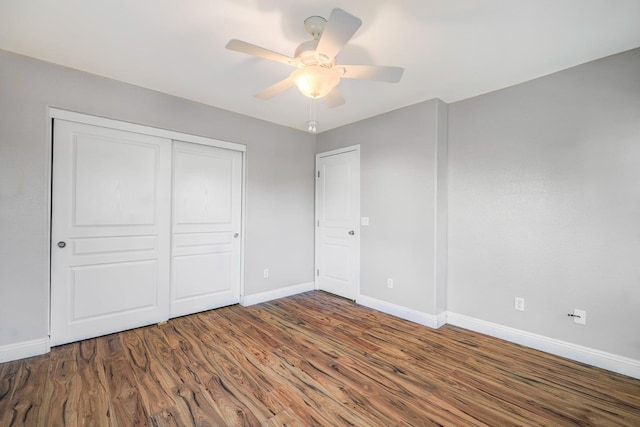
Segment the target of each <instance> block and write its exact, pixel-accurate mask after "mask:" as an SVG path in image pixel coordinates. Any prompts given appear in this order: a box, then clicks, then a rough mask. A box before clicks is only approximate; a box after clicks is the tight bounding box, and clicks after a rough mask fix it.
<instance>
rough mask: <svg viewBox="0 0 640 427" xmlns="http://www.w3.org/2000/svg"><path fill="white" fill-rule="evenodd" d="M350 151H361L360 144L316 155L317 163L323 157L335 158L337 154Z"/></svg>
mask: <svg viewBox="0 0 640 427" xmlns="http://www.w3.org/2000/svg"><path fill="white" fill-rule="evenodd" d="M350 151H360V144H356V145H350V146H348V147H342V148H336V149H335V150H331V151H323V152H322V153H316V162H317V161H318V159H319V158H321V157H329V156H335V155H336V154H342V153H348V152H350Z"/></svg>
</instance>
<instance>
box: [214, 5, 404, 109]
mask: <svg viewBox="0 0 640 427" xmlns="http://www.w3.org/2000/svg"><path fill="white" fill-rule="evenodd" d="M361 25H362V21H361V20H360V19H359V18H357V17H355V16H353V15H351V14H349V13H347V12H345V11H344V10H342V9H333V10H332V11H331V14H330V15H329V20H326V19H324V18H322V17H320V16H311V17H309V18H307V19H305V21H304V26H305V29H306V30H307V32H308V33H309V34H311V35H312V36H313V40H309V41H306V42H304V43H302V44H300V45H299V46H298V48H297V49H296V51H295V53H294V55H293V57H289V56H286V55H282V54H280V53H277V52H274V51H272V50H269V49H265V48H262V47H260V46H256V45H254V44H251V43H247V42H244V41H241V40H235V39H232V40H230V41H229V43H227V45H226V48H227V49H230V50H235V51H237V52H242V53H246V54H248V55H253V56H257V57H260V58H264V59H269V60H271V61H277V62H281V63H284V64H287V65H291V66H293V67H296V70H294V71H293V72H292V73H291V75H290V76H289V77H287V78H286V79H284V80H281V81H279V82H278V83H276V84H274V85H272V86H269V87H268V88H266V89H265V90H263V91H262V92H260V93H257V94H256V95H255V96H256V97H257V98H260V99H264V100H267V99H271V98H273V97H274V96H276V95H278V94H280V93H282V92H284V91H285V90H287V89H289V88H290V87H292V86H294V85H295V86H297V87H298V89H299V90H300V92H302V94H303V95H305V96H308V97H309V98H324V99H325V102H326V103H327V105H328V106H329V107H331V108H333V107H337V106H339V105H342V104H344V102H345V101H344V97H343V96H342V94H341V93H340V91H339V90H338V88H337V85H338V83H340V79H341V78H345V79H363V80H377V81H382V82H387V83H397V82H399V81H400V78H401V77H402V73H403V72H404V69H403V68H401V67H390V66H373V65H342V64H338V63H337V62H336V55H338V53H340V51H341V50H342V48H343V47H344V45H345V44H347V42H348V41H349V40H350V39H351V37H352V36H353V35H354V34H355V32H356V31H358V28H360V26H361Z"/></svg>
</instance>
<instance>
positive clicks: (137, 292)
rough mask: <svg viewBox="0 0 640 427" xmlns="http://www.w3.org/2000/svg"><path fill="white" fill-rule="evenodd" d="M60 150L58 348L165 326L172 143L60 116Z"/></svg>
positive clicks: (54, 262)
mask: <svg viewBox="0 0 640 427" xmlns="http://www.w3.org/2000/svg"><path fill="white" fill-rule="evenodd" d="M53 154H54V161H53V189H52V190H53V196H52V228H51V235H52V248H51V343H52V344H53V345H58V344H63V343H66V342H70V341H77V340H81V339H84V338H89V337H94V336H98V335H104V334H107V333H111V332H116V331H119V330H123V329H129V328H134V327H138V326H142V325H146V324H150V323H155V322H160V321H163V320H166V319H167V318H168V315H169V309H168V307H169V265H170V261H169V260H170V256H169V251H170V240H169V239H170V210H171V204H170V203H171V200H170V195H171V173H170V170H171V158H170V156H171V141H170V140H168V139H163V138H158V137H153V136H148V135H141V134H137V133H131V132H125V131H118V130H113V129H107V128H103V127H99V126H92V125H86V124H80V123H75V122H67V121H63V120H56V121H55V123H54V152H53ZM60 246H62V247H60Z"/></svg>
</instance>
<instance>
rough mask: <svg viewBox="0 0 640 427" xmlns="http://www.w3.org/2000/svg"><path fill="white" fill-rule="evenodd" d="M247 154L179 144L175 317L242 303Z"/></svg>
mask: <svg viewBox="0 0 640 427" xmlns="http://www.w3.org/2000/svg"><path fill="white" fill-rule="evenodd" d="M241 194H242V153H240V152H238V151H232V150H226V149H222V148H216V147H210V146H206V145H199V144H190V143H184V142H179V141H174V143H173V215H172V255H171V258H172V262H171V317H176V316H182V315H185V314H189V313H194V312H198V311H202V310H207V309H211V308H217V307H222V306H225V305H230V304H236V303H238V302H240V269H241V265H240V250H241V247H240V242H241V239H240V238H239V236H240V231H241V227H240V225H241V207H242V199H241Z"/></svg>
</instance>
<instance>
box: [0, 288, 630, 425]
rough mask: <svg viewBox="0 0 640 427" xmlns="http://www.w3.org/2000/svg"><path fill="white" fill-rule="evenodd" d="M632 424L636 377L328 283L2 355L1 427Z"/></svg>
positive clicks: (0, 368) (0, 384)
mask: <svg viewBox="0 0 640 427" xmlns="http://www.w3.org/2000/svg"><path fill="white" fill-rule="evenodd" d="M14 425H16V426H17V425H35V426H76V425H82V426H85V425H95V426H123V427H124V426H131V425H153V426H181V427H182V426H209V425H211V426H245V425H246V426H258V425H263V426H287V425H288V426H340V425H356V426H385V427H386V426H422V425H424V426H441V425H444V426H487V425H490V426H495V425H527V426H529V425H553V426H556V425H562V426H565V425H580V426H590V425H593V426H616V425H619V426H636V425H639V426H640V380H638V379H634V378H630V377H625V376H623V375H618V374H615V373H612V372H608V371H604V370H602V369H598V368H594V367H591V366H588V365H584V364H581V363H577V362H573V361H571V360H567V359H564V358H561V357H558V356H554V355H551V354H546V353H542V352H539V351H537V350H533V349H530V348H526V347H522V346H519V345H516V344H511V343H508V342H505V341H502V340H499V339H497V338H493V337H489V336H486V335H483V334H479V333H476V332H472V331H467V330H464V329H461V328H457V327H454V326H450V325H445V326H443V327H441V328H439V329H437V330H436V329H430V328H427V327H424V326H421V325H418V324H415V323H411V322H407V321H404V320H401V319H398V318H395V317H393V316H390V315H387V314H385V313H380V312H377V311H375V310H372V309H369V308H366V307H361V306H358V305H356V304H354V303H353V302H352V301H349V300H345V299H343V298H339V297H335V296H332V295H330V294H327V293H324V292H317V291H313V292H308V293H304V294H299V295H294V296H292V297H288V298H283V299H280V300H276V301H270V302H267V303H263V304H258V305H255V306H252V307H241V306H237V305H236V306H229V307H224V308H221V309H218V310H211V311H207V312H203V313H198V314H194V315H191V316H185V317H181V318H176V319H171V320H170V321H169V322H167V323H166V324H162V325H153V326H149V327H145V328H139V329H134V330H130V331H124V332H120V333H117V334H111V335H107V336H104V337H99V338H95V339H91V340H85V341H81V342H78V343H72V344H67V345H63V346H59V347H55V348H53V349H52V351H51V353H50V354H48V355H44V356H39V357H37V358H31V359H25V360H22V361H15V362H9V363H4V364H0V426H2V427H5V426H14Z"/></svg>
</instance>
